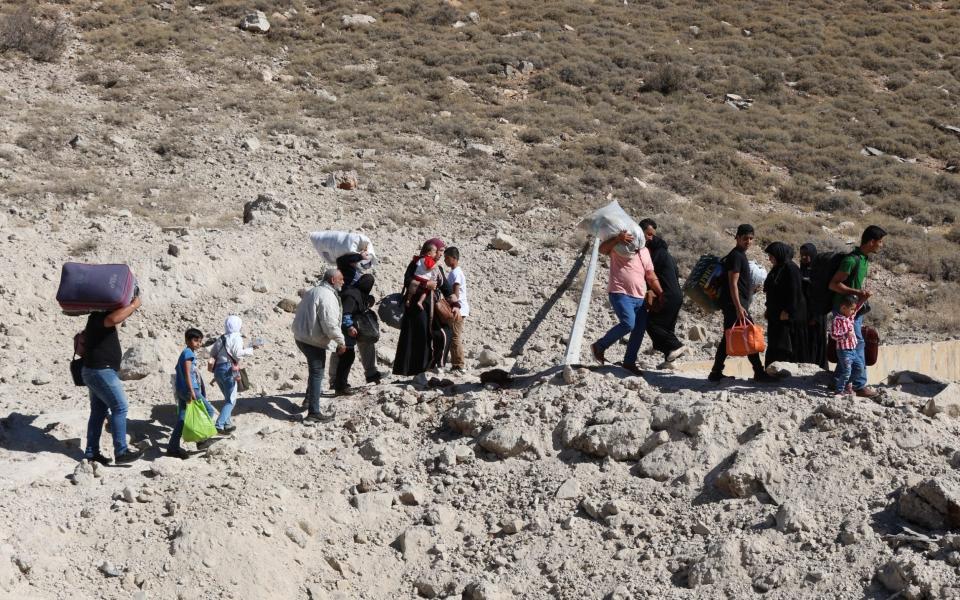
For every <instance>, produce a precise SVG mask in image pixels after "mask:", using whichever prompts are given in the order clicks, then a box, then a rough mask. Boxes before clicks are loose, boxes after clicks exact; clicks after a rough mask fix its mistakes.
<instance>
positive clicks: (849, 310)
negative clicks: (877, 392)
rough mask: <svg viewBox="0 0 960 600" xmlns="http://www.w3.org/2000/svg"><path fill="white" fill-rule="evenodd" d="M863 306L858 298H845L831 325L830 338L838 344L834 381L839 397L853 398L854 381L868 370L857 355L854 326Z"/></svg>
mask: <svg viewBox="0 0 960 600" xmlns="http://www.w3.org/2000/svg"><path fill="white" fill-rule="evenodd" d="M861 306H863V301H861V300H859V299H858V298H857V297H856V296H845V297H844V298H843V299H842V300H841V301H840V306H839V307H838V308H837V312H836V313H835V314H834V315H833V323H832V324H831V325H830V337H831V338H832V339H833V340H834V341H835V342H836V344H837V370H836V371H835V372H834V379H833V384H834V391H835V392H836V395H837V397H842V396H848V397H849V396H853V381H854V380H855V379H856V378H857V377H858V376H862V375H863V372H864V371H865V370H866V368H867V367H866V365H864V364H863V363H862V362H861V361H860V357H859V355H858V354H857V333H856V331H855V330H854V325H853V321H854V319H855V318H856V317H857V311H859V310H860V307H861Z"/></svg>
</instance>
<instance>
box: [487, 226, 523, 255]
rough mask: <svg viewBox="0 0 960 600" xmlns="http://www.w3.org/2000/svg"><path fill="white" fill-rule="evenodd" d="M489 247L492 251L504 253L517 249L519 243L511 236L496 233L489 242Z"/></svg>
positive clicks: (500, 232)
mask: <svg viewBox="0 0 960 600" xmlns="http://www.w3.org/2000/svg"><path fill="white" fill-rule="evenodd" d="M490 247H491V248H493V249H494V250H504V251H506V252H509V251H510V250H513V249H514V248H519V247H520V242H518V241H517V238H515V237H513V236H511V235H507V234H506V233H503V232H502V231H498V232H497V235H496V236H494V238H493V239H492V240H490Z"/></svg>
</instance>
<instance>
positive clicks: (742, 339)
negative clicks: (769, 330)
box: [723, 318, 767, 356]
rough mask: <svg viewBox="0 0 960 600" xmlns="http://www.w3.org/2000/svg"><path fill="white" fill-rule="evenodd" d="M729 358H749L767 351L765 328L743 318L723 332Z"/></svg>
mask: <svg viewBox="0 0 960 600" xmlns="http://www.w3.org/2000/svg"><path fill="white" fill-rule="evenodd" d="M723 335H724V339H725V340H726V343H727V355H728V356H749V355H751V354H756V353H757V352H763V351H764V350H766V349H767V343H766V341H765V340H764V337H763V327H760V326H759V325H757V324H756V323H754V322H753V321H750V320H749V319H743V318H741V319H740V320H738V321H737V322H736V323H734V324H733V327H731V328H730V329H728V330H726V331H725V332H723Z"/></svg>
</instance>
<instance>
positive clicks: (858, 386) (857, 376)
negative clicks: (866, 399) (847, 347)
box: [838, 315, 867, 390]
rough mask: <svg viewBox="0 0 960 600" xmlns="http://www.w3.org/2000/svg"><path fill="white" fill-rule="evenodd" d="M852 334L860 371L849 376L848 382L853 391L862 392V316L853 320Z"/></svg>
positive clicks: (864, 355) (864, 373)
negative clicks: (851, 385) (854, 337)
mask: <svg viewBox="0 0 960 600" xmlns="http://www.w3.org/2000/svg"><path fill="white" fill-rule="evenodd" d="M853 332H854V333H855V334H856V335H857V360H859V361H860V371H859V372H854V373H853V375H851V377H850V382H851V383H853V389H855V390H862V389H863V388H865V387H867V342H865V341H864V339H863V315H860V316H858V317H857V318H856V319H854V320H853ZM838 358H839V354H838Z"/></svg>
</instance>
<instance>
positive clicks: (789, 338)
mask: <svg viewBox="0 0 960 600" xmlns="http://www.w3.org/2000/svg"><path fill="white" fill-rule="evenodd" d="M766 252H767V254H770V255H771V256H773V257H774V258H775V259H776V261H777V263H776V265H775V266H774V267H773V268H772V269H771V270H770V274H769V275H767V279H766V281H765V282H764V284H763V291H764V293H765V294H766V297H767V310H766V317H767V351H766V353H765V355H764V366H769V365H770V363H774V362H777V361H782V362H792V363H798V362H803V359H804V357H806V356H807V355H808V354H809V350H808V348H807V303H806V300H805V299H804V296H803V285H802V278H801V276H800V267H798V266H797V265H796V264H794V262H793V261H792V260H791V259H792V258H793V249H792V248H790V246H787V245H786V244H783V243H781V242H774V243H773V244H770V245H769V246H768V247H767V249H766ZM782 313H786V314H787V318H786V319H782V318H781V315H782Z"/></svg>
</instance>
